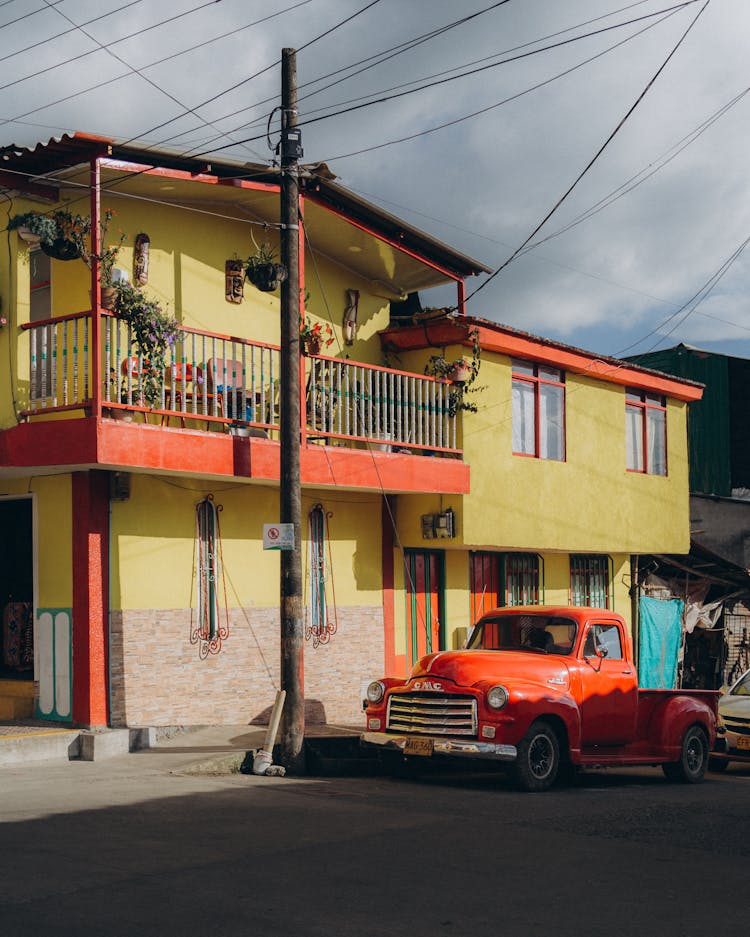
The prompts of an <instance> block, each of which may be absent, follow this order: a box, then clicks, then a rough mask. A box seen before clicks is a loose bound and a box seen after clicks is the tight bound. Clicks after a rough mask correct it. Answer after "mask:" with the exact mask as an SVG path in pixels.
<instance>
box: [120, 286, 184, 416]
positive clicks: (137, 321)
mask: <svg viewBox="0 0 750 937" xmlns="http://www.w3.org/2000/svg"><path fill="white" fill-rule="evenodd" d="M115 289H116V291H117V295H116V299H115V308H114V311H115V314H116V315H117V317H118V318H119V319H121V320H122V321H123V322H126V323H127V324H128V326H129V327H130V331H131V347H132V349H133V350H134V351H135V352H136V353H137V355H138V357H139V368H140V371H139V390H140V392H141V395H142V397H143V400H144V402H145V403H146V404H147V405H148V406H149V407H155V406H156V404H157V403H158V402H159V401H160V399H161V392H162V387H163V386H164V374H165V371H166V369H167V367H168V366H169V363H168V361H167V357H168V354H169V352H170V351H171V350H172V349H173V348H174V346H175V345H176V343H177V342H178V341H179V340H180V339H181V338H182V332H181V331H180V327H179V324H178V323H177V320H176V319H175V318H174V317H173V316H170V315H168V314H167V313H166V312H164V310H163V309H162V308H161V306H160V305H159V303H157V302H156V300H154V299H147V298H146V296H144V294H143V293H142V292H141V290H139V289H137V287H135V286H132V285H131V284H130V283H120V284H117V286H116V287H115Z"/></svg>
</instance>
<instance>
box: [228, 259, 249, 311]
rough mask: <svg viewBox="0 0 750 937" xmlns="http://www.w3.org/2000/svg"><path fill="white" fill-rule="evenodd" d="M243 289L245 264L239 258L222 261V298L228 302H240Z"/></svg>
mask: <svg viewBox="0 0 750 937" xmlns="http://www.w3.org/2000/svg"><path fill="white" fill-rule="evenodd" d="M244 289H245V264H244V263H243V262H242V261H241V260H227V261H225V262H224V298H225V299H226V301H227V302H228V303H241V302H242V298H243V296H244Z"/></svg>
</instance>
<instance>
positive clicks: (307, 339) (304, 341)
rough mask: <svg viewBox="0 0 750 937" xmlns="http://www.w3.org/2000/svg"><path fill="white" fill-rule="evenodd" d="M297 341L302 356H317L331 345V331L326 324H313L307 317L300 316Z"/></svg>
mask: <svg viewBox="0 0 750 937" xmlns="http://www.w3.org/2000/svg"><path fill="white" fill-rule="evenodd" d="M299 339H300V343H301V347H302V354H303V355H319V354H320V353H321V351H322V350H323V349H324V348H328V346H329V345H331V344H333V329H332V328H331V326H330V325H329V324H328V323H327V322H316V323H315V324H313V323H312V322H311V321H310V320H309V319H308V318H307V316H305V315H300V317H299Z"/></svg>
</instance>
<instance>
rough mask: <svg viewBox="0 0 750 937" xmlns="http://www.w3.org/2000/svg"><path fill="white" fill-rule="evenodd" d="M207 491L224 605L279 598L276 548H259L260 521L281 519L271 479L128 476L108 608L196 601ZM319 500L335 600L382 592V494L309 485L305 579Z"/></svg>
mask: <svg viewBox="0 0 750 937" xmlns="http://www.w3.org/2000/svg"><path fill="white" fill-rule="evenodd" d="M208 493H213V494H214V500H215V502H216V503H217V504H221V505H223V510H222V511H221V513H220V515H219V522H220V525H221V539H222V545H223V553H224V569H225V573H226V587H227V600H228V604H229V605H230V606H232V607H234V606H240V605H241V606H252V605H256V606H264V607H270V606H278V603H279V562H280V560H279V554H278V552H276V551H267V550H263V524H271V523H277V522H278V517H279V508H278V492H277V491H276V490H274V489H273V488H266V487H259V486H248V485H237V486H227V485H225V484H222V485H218V486H217V487H216V488H215V489H211V488H209V487H207V486H206V485H202V484H199V483H195V484H192V483H191V482H190V481H189V480H187V479H180V480H179V481H178V480H175V479H166V478H159V477H155V476H149V475H133V476H131V496H130V499H129V500H128V501H121V502H115V503H113V505H112V564H113V578H112V597H111V601H112V606H113V608H123V609H137V608H188V607H190V605H191V603H192V604H194V601H195V600H194V595H195V586H194V583H193V568H194V555H193V551H194V543H195V505H196V504H197V503H198V501H200V500H201V499H202V498H203V497H205V495H206V494H208ZM317 503H321V504H322V505H323V507H324V508H325V510H326V511H327V512H331V516H330V517H329V519H328V523H329V528H330V542H331V549H332V558H331V560H330V562H328V556H326V560H327V563H328V565H329V567H330V568H331V569H332V570H333V585H334V588H335V593H336V603H337V605H340V606H345V605H346V606H351V605H368V606H372V605H380V604H381V601H382V577H381V562H380V551H381V530H380V498H379V497H378V496H377V495H358V494H353V493H349V492H347V493H346V494H345V495H344V494H343V493H335V492H305V494H304V497H303V503H302V510H303V522H304V531H303V551H302V564H303V579H304V581H305V588H306V590H307V588H308V586H307V579H306V576H305V571H306V569H307V562H308V560H307V557H308V555H309V554H308V552H307V539H308V538H307V527H306V523H307V514H308V512H309V510H310V508H311V507H312V506H313V505H314V504H317Z"/></svg>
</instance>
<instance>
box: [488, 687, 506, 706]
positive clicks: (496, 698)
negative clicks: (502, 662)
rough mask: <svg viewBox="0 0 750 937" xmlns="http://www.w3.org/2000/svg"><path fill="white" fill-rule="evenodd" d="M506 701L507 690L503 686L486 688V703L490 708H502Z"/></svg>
mask: <svg viewBox="0 0 750 937" xmlns="http://www.w3.org/2000/svg"><path fill="white" fill-rule="evenodd" d="M507 702H508V691H507V690H506V689H505V687H504V686H493V687H491V688H490V689H489V690H487V705H488V706H489V707H491V708H492V709H502V708H503V706H505V704H506V703H507Z"/></svg>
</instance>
